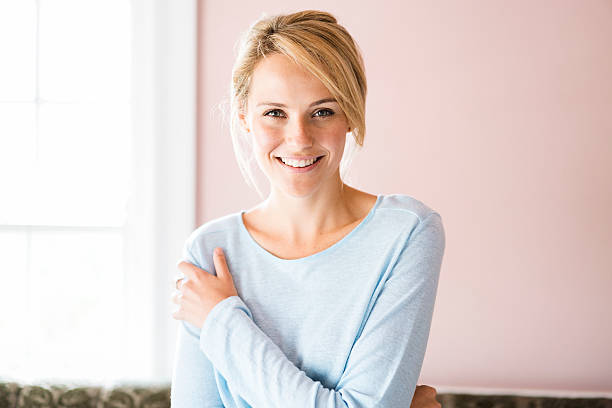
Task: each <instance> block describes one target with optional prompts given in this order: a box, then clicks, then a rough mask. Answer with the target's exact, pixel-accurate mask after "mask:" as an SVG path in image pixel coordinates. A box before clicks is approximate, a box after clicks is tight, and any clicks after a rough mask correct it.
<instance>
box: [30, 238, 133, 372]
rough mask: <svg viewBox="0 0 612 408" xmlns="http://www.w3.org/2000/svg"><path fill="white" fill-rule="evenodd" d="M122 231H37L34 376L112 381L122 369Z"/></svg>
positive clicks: (34, 240)
mask: <svg viewBox="0 0 612 408" xmlns="http://www.w3.org/2000/svg"><path fill="white" fill-rule="evenodd" d="M122 245H123V242H122V236H121V233H120V232H112V231H110V232H87V231H52V230H49V231H35V232H33V233H32V247H31V248H32V266H31V273H30V276H31V278H30V285H29V290H30V295H29V297H30V302H31V308H32V314H31V316H30V320H29V321H28V324H29V325H30V326H31V327H32V328H33V330H34V333H36V334H35V335H32V336H30V339H31V340H30V341H31V345H30V349H31V353H30V356H29V357H30V359H29V360H30V363H31V366H30V367H29V375H30V376H32V375H36V376H37V377H40V378H57V379H73V380H76V379H82V378H88V379H91V380H96V379H104V380H106V379H110V378H112V377H114V378H117V376H118V375H119V374H118V370H119V371H120V370H121V365H120V362H121V361H122V356H121V355H120V350H121V348H120V344H121V342H122V340H124V339H123V338H122V335H121V333H123V330H122V329H123V327H122V326H123V313H122V312H123V309H124V304H123V300H122V298H123V266H122Z"/></svg>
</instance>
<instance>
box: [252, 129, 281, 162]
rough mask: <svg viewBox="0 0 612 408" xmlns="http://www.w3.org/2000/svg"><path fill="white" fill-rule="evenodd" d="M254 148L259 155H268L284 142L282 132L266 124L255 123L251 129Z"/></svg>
mask: <svg viewBox="0 0 612 408" xmlns="http://www.w3.org/2000/svg"><path fill="white" fill-rule="evenodd" d="M251 130H252V134H253V142H254V148H255V149H256V150H257V152H258V153H263V154H268V153H269V152H270V151H271V150H273V149H274V148H276V146H278V145H279V144H280V143H281V142H282V132H281V131H280V130H279V129H278V128H275V127H273V126H270V125H267V124H265V123H261V122H256V123H253V126H252V128H251Z"/></svg>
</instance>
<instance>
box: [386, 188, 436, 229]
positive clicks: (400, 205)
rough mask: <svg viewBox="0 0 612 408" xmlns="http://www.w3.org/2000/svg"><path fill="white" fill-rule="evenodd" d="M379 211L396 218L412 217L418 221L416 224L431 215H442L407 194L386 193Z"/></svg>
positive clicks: (411, 218)
mask: <svg viewBox="0 0 612 408" xmlns="http://www.w3.org/2000/svg"><path fill="white" fill-rule="evenodd" d="M377 212H380V213H381V214H383V215H385V216H389V217H393V218H395V219H397V218H406V219H410V220H413V221H416V222H415V224H420V223H421V222H423V221H425V220H426V219H429V218H430V217H431V216H437V217H440V214H439V213H438V211H436V210H435V209H433V208H432V207H430V206H429V205H427V204H425V203H424V202H422V201H420V200H417V199H416V198H414V197H412V196H409V195H407V194H388V195H384V196H383V198H382V200H381V202H380V204H379V206H378V208H377Z"/></svg>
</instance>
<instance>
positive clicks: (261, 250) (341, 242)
mask: <svg viewBox="0 0 612 408" xmlns="http://www.w3.org/2000/svg"><path fill="white" fill-rule="evenodd" d="M383 198H384V195H383V194H378V195H377V196H376V201H375V202H374V205H373V206H372V208H370V211H369V212H368V214H367V215H366V216H365V218H364V219H363V220H361V222H360V223H359V224H357V226H356V227H355V228H353V229H352V230H351V231H350V232H349V233H348V234H346V235H345V236H343V237H342V238H340V240H339V241H337V242H335V243H334V244H333V245H331V246H329V247H327V248H325V249H324V250H322V251H319V252H315V253H314V254H311V255H308V256H304V257H302V258H295V259H285V258H279V257H278V256H276V255H274V254H273V253H271V252H269V251H268V250H267V249H265V248H264V247H262V246H261V245H259V243H258V242H257V241H256V240H255V239H254V238H253V236H252V235H251V233H250V232H249V230H248V229H247V227H246V225H245V224H244V219H243V218H242V214H244V213H245V212H246V210H240V211H239V212H238V214H237V217H238V224H239V225H240V230H241V231H242V233H243V234H244V235H245V237H246V239H247V240H248V241H249V242H250V243H251V245H252V246H254V247H255V249H256V250H257V251H258V252H259V253H261V254H263V255H264V256H266V257H268V258H270V259H272V260H274V261H276V262H279V263H292V262H307V261H310V260H313V259H316V258H319V257H321V256H324V255H326V254H328V253H330V252H332V251H335V250H337V249H338V248H340V247H341V246H342V245H344V244H345V243H346V241H348V240H349V239H350V238H351V237H352V236H353V235H355V234H356V233H357V232H358V231H359V230H360V229H362V228H363V226H364V225H365V224H367V223H368V221H370V219H371V218H372V217H373V216H374V212H375V211H376V208H378V206H379V204H380V203H381V201H382V200H383Z"/></svg>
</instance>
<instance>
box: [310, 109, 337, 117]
mask: <svg viewBox="0 0 612 408" xmlns="http://www.w3.org/2000/svg"><path fill="white" fill-rule="evenodd" d="M320 113H321V115H319V114H320ZM333 114H334V111H333V110H331V109H321V110H318V111H316V112H315V114H314V115H315V116H318V117H325V116H331V115H333Z"/></svg>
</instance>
